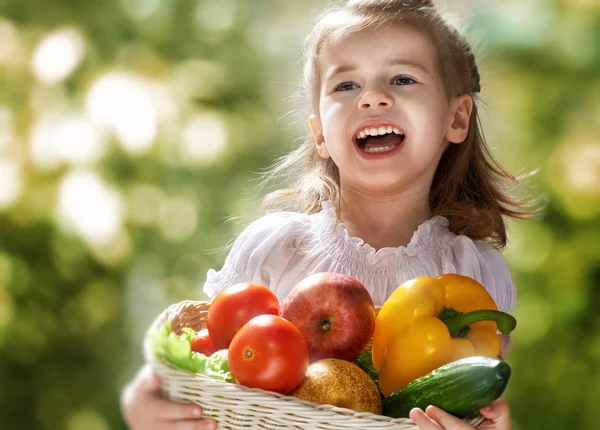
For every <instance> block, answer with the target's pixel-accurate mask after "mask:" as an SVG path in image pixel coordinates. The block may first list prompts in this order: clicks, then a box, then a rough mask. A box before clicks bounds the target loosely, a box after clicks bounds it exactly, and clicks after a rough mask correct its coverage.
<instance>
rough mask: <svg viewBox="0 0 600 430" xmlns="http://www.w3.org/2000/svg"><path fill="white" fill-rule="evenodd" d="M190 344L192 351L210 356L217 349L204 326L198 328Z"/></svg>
mask: <svg viewBox="0 0 600 430" xmlns="http://www.w3.org/2000/svg"><path fill="white" fill-rule="evenodd" d="M190 344H191V346H192V351H196V352H199V353H200V354H204V355H206V356H210V355H212V354H214V353H215V352H217V351H218V350H219V348H217V346H216V345H215V344H214V342H213V341H212V339H211V338H210V335H209V334H208V329H206V328H205V329H202V330H200V331H199V332H198V334H197V335H196V337H195V338H193V339H192V340H191V342H190Z"/></svg>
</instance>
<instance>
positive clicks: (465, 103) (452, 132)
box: [446, 94, 473, 143]
mask: <svg viewBox="0 0 600 430" xmlns="http://www.w3.org/2000/svg"><path fill="white" fill-rule="evenodd" d="M452 104H453V106H452V111H451V113H452V122H451V123H450V126H449V127H448V130H446V138H447V139H448V141H449V142H451V143H462V142H464V141H465V139H466V138H467V134H468V133H469V122H470V119H471V114H472V113H473V98H472V97H471V96H470V95H469V94H464V95H462V96H460V97H457V98H455V99H454V101H453V102H452Z"/></svg>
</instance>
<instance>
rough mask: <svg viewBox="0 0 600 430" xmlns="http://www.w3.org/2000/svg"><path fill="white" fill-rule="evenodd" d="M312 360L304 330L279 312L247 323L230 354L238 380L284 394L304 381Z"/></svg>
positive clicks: (231, 364)
mask: <svg viewBox="0 0 600 430" xmlns="http://www.w3.org/2000/svg"><path fill="white" fill-rule="evenodd" d="M308 360H309V354H308V344H307V343H306V339H304V336H303V335H302V333H300V330H298V329H297V328H296V326H295V325H294V324H292V323H291V322H289V321H288V320H285V319H283V318H281V317H279V316H276V315H261V316H258V317H256V318H253V319H252V320H251V321H250V322H248V323H247V324H246V325H244V327H242V329H241V330H240V331H239V332H238V333H237V334H236V335H235V337H234V338H233V340H232V341H231V345H230V346H229V352H228V355H227V361H228V362H229V370H230V371H231V375H232V376H233V379H235V382H236V383H238V384H240V385H245V386H246V387H250V388H262V389H263V390H270V391H275V392H277V393H281V394H288V393H289V392H291V391H292V390H293V389H294V388H296V387H297V386H298V385H300V383H302V381H303V380H304V376H305V375H306V370H307V369H308Z"/></svg>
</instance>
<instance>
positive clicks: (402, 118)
mask: <svg viewBox="0 0 600 430" xmlns="http://www.w3.org/2000/svg"><path fill="white" fill-rule="evenodd" d="M307 48H308V49H307V51H306V63H305V84H306V87H307V90H308V92H309V95H310V97H311V102H312V114H311V115H310V117H309V125H310V129H311V131H312V135H311V137H310V139H309V140H308V141H307V142H306V143H305V144H304V145H303V146H301V147H300V148H299V149H297V150H296V151H295V152H293V153H291V154H290V155H289V156H288V157H287V158H285V159H284V160H283V161H282V162H281V163H280V164H279V165H278V166H277V167H276V168H275V169H274V172H273V173H274V174H278V173H286V172H289V170H290V168H293V167H296V166H300V167H301V168H302V169H303V170H302V174H301V175H300V179H299V181H298V182H297V184H296V185H295V186H293V187H292V188H290V189H285V190H280V191H277V192H275V193H272V194H270V195H269V196H267V198H266V199H265V205H266V207H267V208H268V209H271V211H270V212H269V213H268V214H267V215H266V216H264V217H263V218H260V219H259V220H257V221H255V222H254V223H252V224H251V225H250V226H249V227H248V228H247V229H246V230H245V231H244V232H243V233H242V234H241V235H240V236H239V237H238V239H237V240H236V241H235V243H234V245H233V248H232V250H231V252H230V254H229V255H228V257H227V259H226V261H225V264H224V266H223V268H222V269H221V270H220V271H219V272H216V271H214V270H210V271H209V272H208V275H207V280H206V283H205V285H204V291H205V292H206V293H207V294H208V295H209V297H212V296H214V295H215V294H217V293H219V292H220V291H222V290H223V289H225V288H227V287H228V286H231V285H233V284H236V283H238V282H246V281H252V282H256V283H259V284H263V285H267V286H269V288H271V289H272V290H273V291H274V292H275V294H276V295H277V297H278V298H279V300H283V299H284V298H285V297H286V295H287V294H288V293H289V292H290V290H291V289H292V288H293V287H294V286H295V285H296V283H297V282H298V281H300V280H301V279H302V278H304V277H306V276H308V275H309V274H312V273H315V272H339V273H344V274H347V275H350V276H352V277H354V278H356V279H358V280H360V281H361V282H362V283H363V284H364V285H365V286H366V287H367V288H368V289H369V291H370V293H371V295H372V297H373V301H374V302H375V304H376V305H377V306H381V305H382V304H383V302H385V300H386V298H387V297H388V296H389V295H390V294H391V293H392V292H393V291H394V289H395V288H396V287H397V286H398V285H399V284H400V283H402V282H404V281H406V280H408V279H411V278H414V277H417V276H422V275H429V276H437V275H439V274H442V273H460V274H463V275H466V276H470V277H472V278H475V279H477V280H478V281H479V282H481V283H482V284H483V285H484V286H485V288H486V289H487V290H488V291H489V292H490V294H491V295H492V297H493V298H494V299H495V301H496V303H497V305H498V307H499V309H500V310H502V311H504V312H509V313H512V311H513V309H514V306H515V289H514V286H513V283H512V280H511V276H510V274H509V272H508V269H507V267H506V265H505V263H504V261H503V260H502V258H501V256H500V254H499V253H498V251H497V249H500V248H502V247H503V246H504V245H506V227H505V224H504V220H503V216H510V217H515V218H524V217H525V216H526V215H527V213H526V212H522V211H519V208H520V207H521V206H520V204H518V203H517V202H516V201H513V200H512V199H511V198H509V197H508V196H507V194H506V193H505V192H504V191H503V189H502V184H503V182H504V181H506V180H511V181H515V179H514V178H513V177H511V176H510V175H508V174H506V173H505V172H504V171H503V170H502V169H500V168H499V167H498V166H497V164H496V163H495V162H494V161H493V160H492V159H491V156H490V154H489V153H488V150H487V149H486V146H485V142H484V139H483V136H482V133H481V129H480V127H479V123H478V113H477V99H478V95H479V91H480V82H479V73H478V70H477V66H476V64H475V59H474V57H473V54H472V52H471V50H470V48H469V45H468V44H467V42H466V40H465V39H464V38H463V37H462V36H461V35H460V34H459V33H458V32H457V31H456V30H455V29H454V28H453V27H452V26H450V25H449V24H448V23H447V22H446V21H445V20H444V19H443V18H442V17H441V16H440V14H439V12H438V11H437V10H436V8H435V7H434V6H433V4H432V3H431V2H430V1H425V0H350V1H349V2H348V3H347V4H346V5H345V6H344V7H343V8H341V9H338V10H333V11H330V12H327V13H326V14H325V15H323V16H322V17H321V18H320V20H319V21H318V23H317V24H316V26H315V28H314V30H313V32H312V34H311V35H310V37H309V39H308V41H307ZM506 344H507V339H505V340H504V348H503V354H505V353H506ZM158 385H159V384H158V381H157V380H156V377H154V376H152V375H150V374H149V371H148V369H144V370H143V371H142V372H141V373H140V374H139V376H137V377H136V378H135V379H134V381H133V382H132V383H131V384H130V385H129V386H128V388H127V389H126V390H125V391H124V395H123V402H122V403H123V406H122V407H123V412H124V416H125V419H126V421H127V422H128V424H129V425H130V426H131V428H133V429H135V430H137V429H140V430H141V429H144V430H148V429H184V428H186V429H187V428H190V429H191V428H215V426H216V424H215V423H214V422H213V421H210V420H197V418H198V417H200V415H201V413H202V411H201V410H200V409H199V408H198V407H197V406H194V405H178V404H174V403H170V402H167V401H166V400H163V399H160V398H159V395H158ZM481 413H482V414H483V415H484V416H485V417H486V418H487V420H486V422H485V423H484V424H483V425H482V426H480V427H484V428H496V429H510V428H511V420H510V414H509V409H508V406H507V405H506V403H505V402H504V401H503V400H500V401H497V402H495V403H493V404H492V405H490V406H489V407H488V408H486V409H483V410H482V411H481ZM410 417H411V419H412V420H413V421H414V422H415V423H416V424H417V425H418V426H419V428H420V429H423V430H425V429H427V430H428V429H441V428H443V429H448V430H450V429H468V428H472V427H471V426H469V425H467V424H466V423H465V422H464V421H461V420H458V419H457V418H455V417H453V416H451V415H449V414H447V413H445V412H443V411H442V410H440V409H438V408H433V407H430V408H427V410H426V411H422V410H420V409H414V410H413V411H411V414H410ZM211 426H212V427H211Z"/></svg>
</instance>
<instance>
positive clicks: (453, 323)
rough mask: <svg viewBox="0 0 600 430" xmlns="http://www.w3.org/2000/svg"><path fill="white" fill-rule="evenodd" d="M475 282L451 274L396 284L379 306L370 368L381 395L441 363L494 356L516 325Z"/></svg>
mask: <svg viewBox="0 0 600 430" xmlns="http://www.w3.org/2000/svg"><path fill="white" fill-rule="evenodd" d="M497 309H498V308H497V307H496V303H495V302H494V299H493V298H492V297H491V296H490V294H489V293H488V292H487V291H486V290H485V288H484V287H483V286H482V285H481V284H480V283H479V282H477V281H476V280H474V279H472V278H469V277H466V276H462V275H455V274H447V275H441V276H438V277H437V278H431V277H428V276H423V277H419V278H415V279H412V280H410V281H407V282H405V283H403V284H402V285H400V286H399V287H398V288H397V289H396V291H394V293H393V294H392V295H391V296H390V297H389V299H388V300H387V301H386V302H385V303H384V304H383V306H382V308H381V310H380V312H379V315H378V316H377V323H376V326H375V333H374V336H373V364H374V366H375V368H376V369H377V370H379V372H380V377H379V386H380V389H381V392H382V393H383V395H384V396H386V397H387V396H389V395H390V394H392V393H393V392H394V391H396V390H398V389H400V388H402V387H404V386H406V385H407V384H408V383H410V382H411V381H414V380H415V379H417V378H419V377H421V376H424V375H426V374H427V373H429V372H431V371H432V370H434V369H437V368H438V367H440V366H443V365H444V364H447V363H449V362H452V361H455V360H458V359H460V358H464V357H469V356H474V355H483V356H489V357H498V355H499V353H500V346H501V341H500V337H499V336H498V334H497V333H496V330H497V329H498V330H500V332H501V333H505V334H508V333H510V332H511V331H512V330H513V329H514V328H515V326H516V320H515V319H514V318H513V317H512V316H511V315H509V314H506V313H504V312H500V311H498V310H497Z"/></svg>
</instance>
